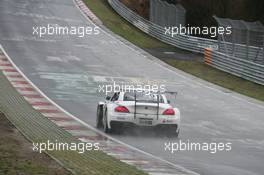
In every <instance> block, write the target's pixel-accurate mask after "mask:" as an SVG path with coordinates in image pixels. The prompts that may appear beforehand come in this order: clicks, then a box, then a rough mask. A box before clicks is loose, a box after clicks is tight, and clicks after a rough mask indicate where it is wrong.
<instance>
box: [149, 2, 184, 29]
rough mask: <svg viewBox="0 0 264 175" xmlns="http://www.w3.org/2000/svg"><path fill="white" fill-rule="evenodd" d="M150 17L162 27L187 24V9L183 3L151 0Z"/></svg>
mask: <svg viewBox="0 0 264 175" xmlns="http://www.w3.org/2000/svg"><path fill="white" fill-rule="evenodd" d="M149 13H150V14H149V19H150V21H151V22H153V23H155V24H158V25H160V26H162V27H165V26H166V27H168V26H179V25H180V24H181V25H183V26H184V25H185V13H186V11H185V9H184V7H183V6H182V5H180V4H177V5H173V4H169V3H168V2H167V1H161V0H151V1H150V10H149Z"/></svg>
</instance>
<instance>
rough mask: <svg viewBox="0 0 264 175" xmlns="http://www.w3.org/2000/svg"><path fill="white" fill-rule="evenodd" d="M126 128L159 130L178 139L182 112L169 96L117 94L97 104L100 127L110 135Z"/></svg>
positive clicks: (158, 94)
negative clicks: (132, 126) (129, 126)
mask: <svg viewBox="0 0 264 175" xmlns="http://www.w3.org/2000/svg"><path fill="white" fill-rule="evenodd" d="M126 125H136V126H146V127H159V128H162V129H164V130H166V131H165V132H166V133H168V134H169V135H170V136H178V134H179V128H180V111H179V110H178V109H177V108H175V107H172V106H171V104H170V102H169V100H167V98H166V96H165V93H163V94H161V93H152V92H148V93H146V92H122V91H121V92H116V93H114V94H113V96H111V97H110V96H107V97H106V100H105V101H104V102H99V103H98V105H97V119H96V127H97V128H103V130H104V132H106V133H109V132H111V131H113V130H115V131H116V130H118V129H121V128H122V127H123V128H124V126H126Z"/></svg>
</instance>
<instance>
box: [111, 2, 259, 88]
mask: <svg viewBox="0 0 264 175" xmlns="http://www.w3.org/2000/svg"><path fill="white" fill-rule="evenodd" d="M108 3H109V4H110V5H111V7H112V8H113V9H114V10H115V11H116V12H117V13H118V14H119V15H120V16H122V17H123V18H124V19H126V20H127V21H129V22H130V23H131V24H133V25H134V26H136V27H137V28H139V29H140V30H142V31H143V32H145V33H147V34H149V35H151V36H153V37H155V38H157V39H159V40H160V41H163V42H165V43H168V44H171V45H173V46H176V47H178V48H181V49H184V50H188V51H192V52H197V53H204V49H205V48H210V49H211V50H212V60H211V61H212V64H210V65H212V66H214V67H216V68H218V69H221V70H223V71H226V72H229V73H232V74H234V75H237V76H239V77H242V78H245V79H247V80H250V81H253V82H256V83H258V84H262V85H263V84H264V77H263V71H264V65H262V64H264V63H263V60H264V59H263V60H258V58H259V57H260V58H262V57H264V55H263V54H264V53H263V48H258V47H253V46H250V47H246V46H245V45H242V44H234V43H229V42H223V41H217V40H212V39H206V38H199V37H194V36H189V35H180V34H177V35H174V36H173V37H172V36H171V35H167V34H165V32H166V31H165V28H164V27H161V26H159V25H157V24H154V23H152V22H150V21H148V20H146V19H144V18H143V17H141V16H139V15H138V14H136V13H135V12H133V11H132V10H130V9H129V8H127V7H126V6H125V5H124V4H122V3H121V2H120V1H119V0H108ZM234 50H235V51H236V52H234ZM219 51H221V52H219ZM223 52H224V53H223ZM246 58H247V59H246ZM227 59H229V62H228V61H227ZM259 62H260V63H262V64H257V63H259ZM225 66H226V67H225Z"/></svg>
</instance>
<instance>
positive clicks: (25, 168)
mask: <svg viewBox="0 0 264 175" xmlns="http://www.w3.org/2000/svg"><path fill="white" fill-rule="evenodd" d="M31 146H32V145H31V144H30V143H29V142H28V140H26V139H25V138H24V137H23V135H21V134H20V133H19V132H18V131H17V130H16V129H15V127H14V126H13V125H12V124H11V123H10V122H9V121H8V120H7V118H6V117H5V116H4V114H2V113H1V112H0V157H1V158H0V174H5V175H16V174H41V175H59V174H63V175H70V174H71V173H70V172H68V171H67V170H65V169H64V168H63V167H61V166H60V165H59V164H58V163H57V162H55V161H54V160H52V159H51V158H50V157H48V156H47V155H46V154H38V153H36V152H33V151H32V149H31Z"/></svg>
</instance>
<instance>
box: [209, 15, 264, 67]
mask: <svg viewBox="0 0 264 175" xmlns="http://www.w3.org/2000/svg"><path fill="white" fill-rule="evenodd" d="M214 18H215V20H216V21H217V23H218V26H221V27H224V28H226V27H230V26H231V28H232V33H231V34H229V35H227V34H223V35H218V40H219V41H220V42H223V41H226V42H229V43H232V44H233V46H232V48H229V49H228V50H227V51H225V50H221V51H222V52H224V53H226V54H228V55H232V56H235V57H239V58H243V59H247V60H252V61H253V62H256V63H260V64H264V49H263V48H264V26H263V25H262V24H261V23H260V22H258V21H257V22H246V21H243V20H232V19H228V18H219V17H216V16H214ZM238 44H240V45H242V46H244V48H245V49H246V51H245V52H246V54H242V55H241V54H240V50H239V48H237V46H239V45H238ZM252 46H255V48H257V49H258V50H255V51H254V53H252V52H249V48H250V47H252ZM223 49H224V48H223Z"/></svg>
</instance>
